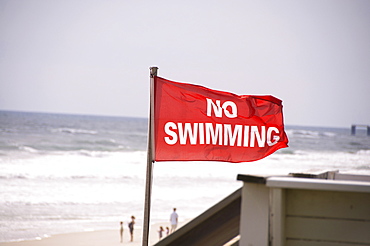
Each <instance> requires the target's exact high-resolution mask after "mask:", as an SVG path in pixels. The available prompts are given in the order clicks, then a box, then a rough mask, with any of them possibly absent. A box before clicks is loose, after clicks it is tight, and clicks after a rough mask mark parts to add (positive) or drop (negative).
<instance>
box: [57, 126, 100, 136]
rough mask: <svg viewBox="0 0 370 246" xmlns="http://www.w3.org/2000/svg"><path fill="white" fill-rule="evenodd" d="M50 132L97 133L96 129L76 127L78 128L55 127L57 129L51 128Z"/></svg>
mask: <svg viewBox="0 0 370 246" xmlns="http://www.w3.org/2000/svg"><path fill="white" fill-rule="evenodd" d="M52 132H61V133H68V134H89V135H96V134H98V132H97V131H93V130H85V129H78V128H57V129H53V130H52Z"/></svg>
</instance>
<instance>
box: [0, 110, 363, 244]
mask: <svg viewBox="0 0 370 246" xmlns="http://www.w3.org/2000/svg"><path fill="white" fill-rule="evenodd" d="M147 127H148V122H147V119H144V118H129V117H106V116H85V115H63V114H45V113H24V112H10V111H0V186H1V189H0V242H9V241H20V240H29V239H40V238H44V237H49V236H51V235H55V234H61V233H69V232H82V231H93V230H106V229H116V230H117V231H118V229H119V222H120V221H123V222H124V224H125V227H126V228H127V224H128V222H129V221H130V217H131V215H134V216H135V217H136V222H137V224H136V228H140V227H141V225H142V222H143V220H142V218H143V207H144V195H145V188H144V187H145V182H146V181H145V177H146V148H147ZM286 132H287V135H288V138H289V147H288V148H285V149H281V150H279V151H277V152H275V153H274V154H272V155H270V156H268V157H267V158H265V159H262V160H259V161H256V162H248V163H225V162H157V163H154V168H153V191H152V206H151V207H152V209H151V223H158V222H161V221H168V220H169V216H170V213H171V212H172V208H174V207H176V208H177V212H178V214H179V220H180V221H185V220H188V219H191V218H194V217H196V216H197V215H199V214H201V213H202V212H204V211H205V210H206V209H207V208H209V207H211V206H212V205H214V204H215V203H217V202H218V201H220V200H222V199H223V198H224V197H226V196H227V195H229V194H230V193H231V192H233V191H234V190H236V189H238V188H239V187H241V186H242V183H241V182H240V181H237V180H236V177H237V175H238V174H255V175H268V174H278V175H280V174H289V173H291V172H314V173H317V172H325V171H334V170H339V171H340V172H342V173H352V174H367V175H370V136H367V135H366V132H365V130H361V129H358V130H357V134H356V135H351V133H350V126H348V128H322V127H303V126H289V125H288V126H286Z"/></svg>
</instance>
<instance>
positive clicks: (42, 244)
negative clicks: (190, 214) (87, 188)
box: [0, 222, 185, 246]
mask: <svg viewBox="0 0 370 246" xmlns="http://www.w3.org/2000/svg"><path fill="white" fill-rule="evenodd" d="M184 224H185V223H184V222H183V223H179V228H180V227H181V226H182V225H184ZM160 226H163V227H164V228H166V226H168V227H170V223H169V222H163V223H157V224H153V225H152V226H151V228H150V233H149V245H154V244H155V243H157V242H158V240H159V233H158V230H159V227H160ZM164 234H165V233H164ZM141 238H142V230H141V228H138V227H135V230H134V241H133V242H130V235H129V230H128V229H126V228H125V231H124V233H123V241H122V243H121V242H120V235H119V228H117V230H106V231H88V232H76V233H67V234H59V235H53V236H51V237H48V238H43V239H41V240H30V241H21V242H8V243H0V245H4V246H66V245H68V246H102V245H104V246H120V245H130V246H141V245H142V241H141Z"/></svg>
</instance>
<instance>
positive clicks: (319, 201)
mask: <svg viewBox="0 0 370 246" xmlns="http://www.w3.org/2000/svg"><path fill="white" fill-rule="evenodd" d="M237 180H239V181H243V187H242V188H241V189H238V190H236V191H235V192H234V193H232V194H231V195H229V196H228V197H226V198H225V199H224V200H222V201H221V202H219V203H217V204H216V205H214V206H213V207H211V208H210V209H208V210H207V211H205V212H204V213H203V214H201V215H200V216H198V217H197V218H195V219H194V220H192V221H190V222H189V223H188V224H186V225H184V226H183V227H181V228H180V229H178V230H177V231H175V232H174V233H172V234H170V235H169V236H168V237H165V238H164V239H162V240H161V241H159V242H158V243H157V244H155V245H156V246H164V245H166V246H175V245H176V246H181V245H184V246H185V245H212V246H225V245H228V246H237V245H241V246H243V245H246V246H284V245H285V246H298V245H299V246H324V245H325V246H349V245H370V233H369V232H370V176H364V175H349V174H341V173H338V172H325V173H321V174H290V175H289V176H251V175H242V174H240V175H238V177H237Z"/></svg>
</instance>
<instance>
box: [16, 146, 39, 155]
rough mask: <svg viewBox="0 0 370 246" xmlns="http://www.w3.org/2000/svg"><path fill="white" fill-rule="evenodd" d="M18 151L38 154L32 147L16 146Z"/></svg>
mask: <svg viewBox="0 0 370 246" xmlns="http://www.w3.org/2000/svg"><path fill="white" fill-rule="evenodd" d="M18 149H19V150H23V151H26V152H29V153H38V152H39V151H38V150H37V149H34V148H32V147H29V146H23V145H21V146H18Z"/></svg>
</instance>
